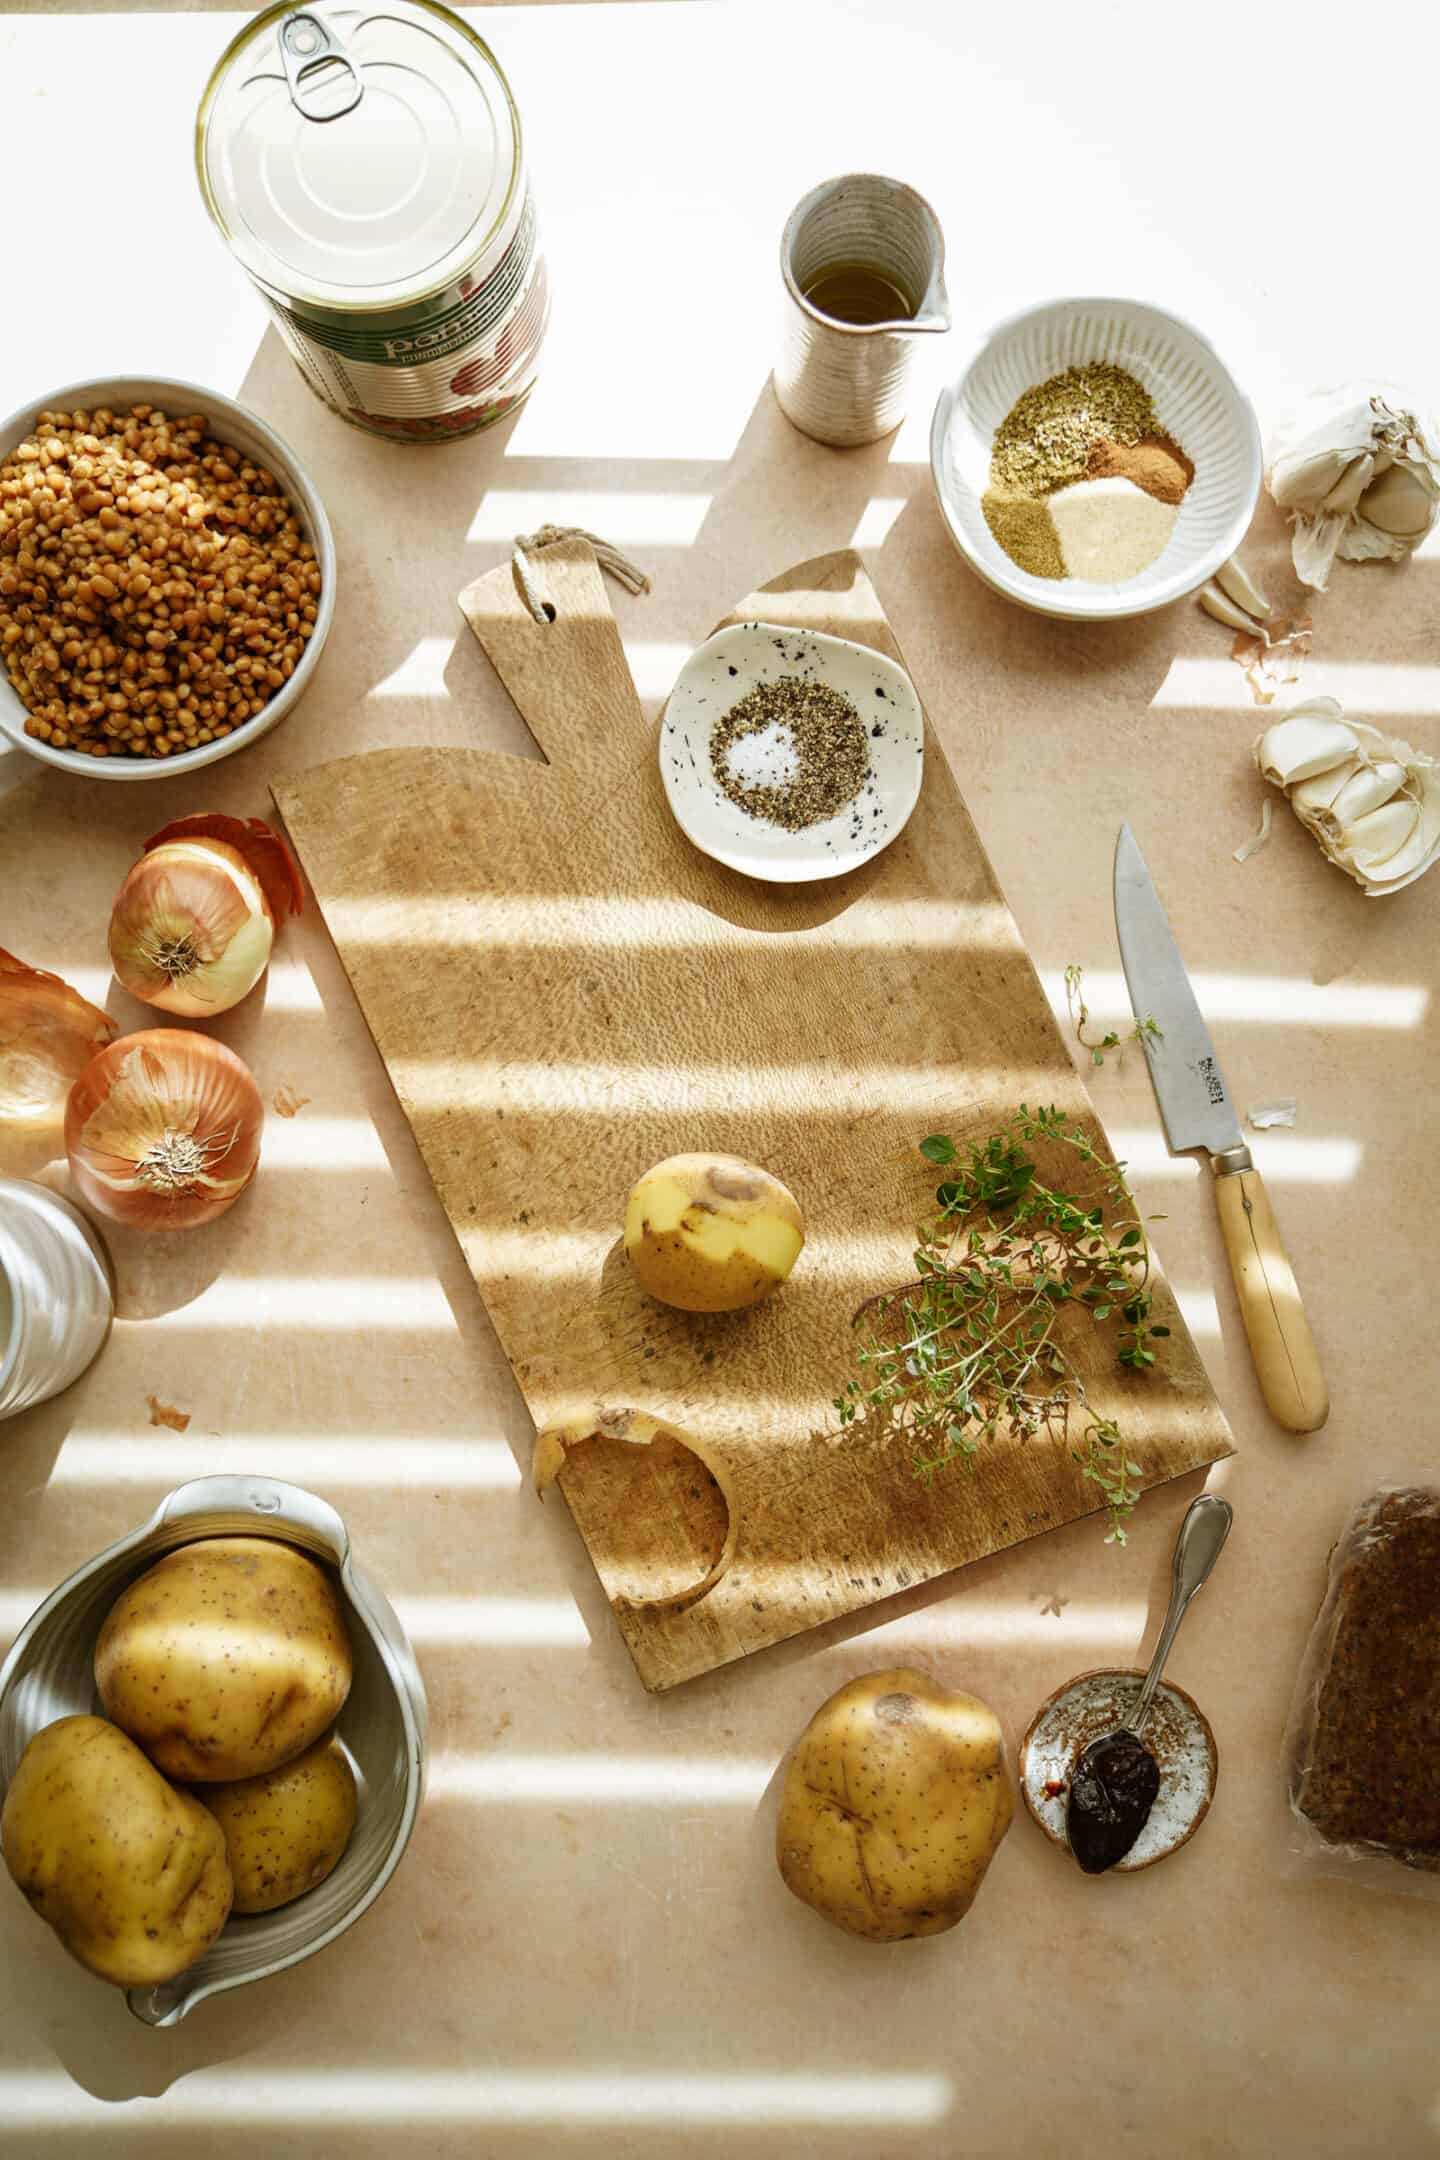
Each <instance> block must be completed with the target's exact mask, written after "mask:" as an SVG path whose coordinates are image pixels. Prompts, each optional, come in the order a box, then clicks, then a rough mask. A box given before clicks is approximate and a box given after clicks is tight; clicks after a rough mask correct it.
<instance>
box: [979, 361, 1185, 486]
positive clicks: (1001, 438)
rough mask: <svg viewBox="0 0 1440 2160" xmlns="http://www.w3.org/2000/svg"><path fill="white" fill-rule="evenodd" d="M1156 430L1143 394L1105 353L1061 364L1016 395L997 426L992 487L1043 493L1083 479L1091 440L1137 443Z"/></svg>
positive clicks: (1152, 412)
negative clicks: (1076, 363) (1073, 364)
mask: <svg viewBox="0 0 1440 2160" xmlns="http://www.w3.org/2000/svg"><path fill="white" fill-rule="evenodd" d="M1159 434H1160V423H1159V420H1158V419H1157V418H1156V415H1155V407H1154V405H1153V404H1152V403H1151V400H1150V393H1149V391H1148V390H1146V389H1145V388H1144V387H1143V385H1141V384H1140V383H1138V382H1136V380H1135V377H1134V376H1133V375H1127V374H1126V372H1125V370H1124V368H1118V367H1115V366H1113V365H1112V363H1111V362H1110V361H1108V360H1101V361H1093V362H1090V363H1088V364H1087V365H1086V366H1084V367H1072V368H1066V370H1065V372H1064V374H1063V375H1051V376H1049V377H1048V378H1047V380H1046V381H1044V382H1042V383H1036V384H1035V385H1034V387H1033V388H1032V389H1029V390H1027V391H1025V392H1024V394H1023V395H1022V396H1020V397H1018V398H1017V399H1016V400H1015V403H1014V404H1013V405H1012V406H1011V408H1010V410H1009V412H1008V413H1007V414H1006V415H1005V418H1004V419H1003V420H1002V421H1001V423H1000V426H999V428H998V429H997V431H996V435H995V442H994V446H993V449H992V452H991V462H990V482H991V486H992V487H994V488H996V489H998V490H999V491H1001V492H1002V493H1012V492H1013V493H1015V494H1018V495H1049V494H1051V493H1053V491H1054V490H1055V489H1056V488H1059V487H1068V486H1069V484H1070V482H1071V481H1072V480H1083V479H1084V478H1085V477H1086V474H1087V472H1088V469H1089V464H1090V453H1091V451H1092V449H1093V448H1094V446H1095V444H1096V443H1098V442H1113V443H1126V444H1128V443H1138V442H1141V441H1143V440H1144V439H1145V438H1146V437H1147V436H1149V437H1154V436H1158V435H1159Z"/></svg>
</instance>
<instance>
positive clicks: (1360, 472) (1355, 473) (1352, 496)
mask: <svg viewBox="0 0 1440 2160" xmlns="http://www.w3.org/2000/svg"><path fill="white" fill-rule="evenodd" d="M1374 476H1375V460H1374V458H1373V457H1372V456H1370V455H1369V454H1368V453H1367V455H1366V456H1364V457H1358V458H1352V459H1351V461H1350V463H1349V464H1348V465H1347V466H1346V468H1345V470H1344V472H1343V474H1342V475H1341V477H1340V478H1339V479H1338V480H1337V481H1336V483H1335V485H1334V487H1332V488H1331V490H1330V492H1329V494H1328V495H1326V496H1325V497H1324V499H1323V501H1322V502H1321V503H1320V505H1319V508H1320V513H1321V515H1322V516H1324V517H1349V515H1350V513H1351V511H1352V510H1353V509H1354V508H1355V505H1356V504H1357V503H1358V502H1359V500H1360V497H1361V496H1362V495H1363V494H1364V492H1365V490H1366V488H1367V487H1369V485H1370V482H1371V480H1372V479H1373V478H1374Z"/></svg>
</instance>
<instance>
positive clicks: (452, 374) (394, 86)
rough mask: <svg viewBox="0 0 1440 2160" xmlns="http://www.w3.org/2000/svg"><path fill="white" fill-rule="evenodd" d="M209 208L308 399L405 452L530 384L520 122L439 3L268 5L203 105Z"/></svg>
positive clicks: (486, 51)
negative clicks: (312, 395)
mask: <svg viewBox="0 0 1440 2160" xmlns="http://www.w3.org/2000/svg"><path fill="white" fill-rule="evenodd" d="M195 158H196V164H197V167H198V169H199V175H200V187H201V191H202V193H203V194H204V197H205V204H206V208H207V209H208V210H209V212H210V215H211V217H212V218H213V219H214V221H215V223H216V224H217V225H218V226H219V228H220V230H221V232H222V233H223V234H224V235H225V238H226V240H227V241H228V243H229V245H230V247H231V249H232V251H233V252H234V254H235V256H236V257H237V259H238V260H239V262H240V263H241V264H243V266H244V268H245V269H246V270H247V271H248V272H249V274H250V276H251V278H253V280H254V282H255V283H256V285H258V287H259V288H260V291H261V293H262V294H263V295H264V298H265V300H266V302H267V304H268V306H269V308H270V312H271V314H272V315H273V316H274V318H275V323H276V327H277V328H278V330H279V332H280V335H281V336H282V337H283V338H284V340H285V343H286V344H287V346H288V347H289V348H290V351H291V353H292V355H293V356H294V358H295V360H296V362H297V363H298V365H299V368H300V371H301V373H302V374H303V376H304V377H305V380H306V381H307V382H308V383H309V385H310V387H311V389H312V390H314V391H315V392H316V394H317V395H318V396H319V397H321V398H323V399H324V401H325V403H326V404H327V405H330V406H332V407H333V408H334V410H335V411H336V412H338V413H339V414H340V415H341V416H342V417H343V418H344V419H346V420H353V421H354V422H355V423H356V424H357V425H358V426H360V427H364V428H369V429H370V430H372V432H374V433H375V434H379V435H390V436H395V437H398V438H400V439H401V440H404V441H408V442H441V441H444V440H445V439H446V438H447V437H449V436H452V435H463V434H468V433H470V431H471V430H472V429H475V428H482V427H489V426H490V425H491V424H492V422H494V421H496V420H499V419H501V418H502V417H503V416H504V414H506V413H507V412H510V411H511V410H512V409H513V408H514V407H515V406H516V405H518V404H519V403H520V401H521V399H522V398H523V397H524V396H525V395H526V393H527V392H528V391H529V390H530V388H531V386H532V384H533V383H534V380H535V374H536V369H537V366H538V362H539V355H540V345H541V341H542V339H543V338H544V335H545V324H546V318H547V315H548V312H549V295H548V289H547V286H546V279H545V265H544V262H543V260H542V258H541V256H540V252H539V248H538V246H537V242H536V231H535V210H534V204H533V202H532V200H531V196H530V188H529V183H528V181H527V178H526V175H525V166H524V157H523V151H522V144H521V135H520V116H519V114H518V113H517V111H516V109H515V101H514V98H513V97H512V96H511V94H510V86H509V84H508V83H507V82H506V80H505V77H504V75H503V74H502V72H501V70H500V67H499V64H498V62H497V61H496V59H495V57H494V55H493V54H492V53H491V51H490V48H489V47H488V46H487V45H486V44H485V43H484V41H483V40H482V39H481V38H478V37H476V35H475V33H474V31H473V30H471V29H469V28H468V27H467V25H466V24H465V23H463V22H462V21H461V20H460V18H459V17H458V16H457V15H452V14H451V13H450V11H449V9H448V8H444V7H440V6H438V5H436V0H385V4H384V5H383V6H381V5H369V4H365V0H361V4H359V5H353V4H352V5H325V6H319V5H306V4H303V0H302V4H300V5H295V4H293V0H285V4H282V5H281V6H278V7H272V8H268V9H266V11H265V12H264V13H263V14H261V15H258V16H256V18H255V20H254V21H253V22H251V23H249V24H247V25H246V27H245V29H243V30H242V31H241V32H240V33H239V35H238V36H237V37H236V38H235V39H234V40H233V41H232V43H231V44H230V45H229V46H228V47H227V49H226V51H225V53H224V54H223V56H222V58H221V60H220V62H219V65H218V66H217V67H216V69H215V72H214V74H213V75H212V76H211V78H210V82H209V86H208V88H207V89H206V92H205V95H204V97H203V99H202V100H201V104H200V113H199V118H198V122H197V127H196V141H195Z"/></svg>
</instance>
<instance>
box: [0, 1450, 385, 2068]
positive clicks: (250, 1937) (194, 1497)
mask: <svg viewBox="0 0 1440 2160" xmlns="http://www.w3.org/2000/svg"><path fill="white" fill-rule="evenodd" d="M237 1536H249V1537H273V1538H283V1539H284V1540H286V1541H287V1542H288V1543H289V1544H292V1545H298V1546H300V1547H301V1548H302V1549H303V1550H304V1551H306V1552H309V1553H313V1554H314V1556H315V1557H316V1559H318V1560H319V1561H320V1562H321V1563H322V1565H324V1566H325V1567H326V1568H327V1569H328V1571H329V1572H330V1574H331V1576H332V1579H333V1580H334V1583H335V1587H336V1589H337V1590H338V1592H339V1594H340V1602H341V1605H342V1606H343V1608H344V1611H345V1619H346V1623H347V1625H348V1627H349V1632H350V1646H351V1650H352V1651H353V1653H354V1679H353V1681H352V1683H351V1687H350V1693H349V1695H348V1696H347V1697H346V1701H345V1707H344V1708H343V1710H342V1711H341V1712H340V1716H339V1718H338V1719H337V1721H336V1727H335V1729H336V1731H337V1733H338V1734H339V1736H340V1739H341V1741H342V1742H343V1743H344V1746H345V1749H346V1752H347V1753H348V1755H349V1757H350V1761H351V1764H352V1766H353V1768H354V1771H355V1781H356V1784H357V1786H358V1787H359V1801H360V1805H359V1810H358V1812H357V1815H356V1818H355V1828H354V1831H353V1832H352V1834H351V1838H350V1843H349V1844H348V1845H347V1846H346V1848H345V1851H344V1853H343V1855H342V1856H341V1858H340V1860H339V1862H338V1864H337V1865H336V1867H335V1868H334V1870H333V1871H332V1873H331V1874H329V1875H327V1876H326V1878H325V1880H324V1882H323V1883H321V1884H319V1886H318V1887H317V1888H316V1889H314V1890H311V1891H308V1892H307V1893H306V1895H305V1896H304V1897H300V1898H296V1899H295V1900H294V1902H293V1903H292V1904H289V1905H281V1906H279V1907H278V1908H277V1909H276V1910H275V1911H274V1912H268V1913H250V1914H232V1916H231V1918H230V1919H229V1920H228V1921H227V1922H226V1923H225V1926H224V1927H223V1928H222V1930H221V1932H220V1936H219V1939H218V1940H217V1941H216V1942H215V1943H214V1944H213V1945H212V1947H211V1948H210V1949H209V1950H207V1951H206V1953H205V1955H204V1956H203V1957H202V1958H200V1959H198V1960H197V1961H196V1963H195V1964H193V1965H192V1966H190V1968H189V1969H188V1971H186V1972H182V1973H180V1974H179V1975H178V1976H177V1978H175V1979H174V1980H167V1981H164V1982H162V1983H161V1984H160V1985H159V1986H157V1987H137V1988H129V1989H127V1991H126V1995H125V2000H126V2002H127V2004H128V2005H129V2007H130V2009H131V2010H132V2011H133V2012H134V2014H135V2016H136V2017H137V2018H139V2019H140V2021H141V2023H142V2024H145V2025H175V2024H178V2022H179V2021H180V2019H181V2018H182V2017H184V2015H185V2013H186V2012H187V2011H188V2010H192V2009H193V2008H194V2007H195V2005H196V2003H198V2002H203V2001H204V1999H205V1997H206V1996H207V1995H218V1994H220V1993H221V1992H222V1991H223V1990H225V1989H226V1988H234V1987H242V1986H244V1984H245V1983H246V1982H247V1981H249V1980H263V1979H265V1978H266V1976H267V1975H268V1974H270V1973H277V1972H283V1971H284V1970H285V1968H286V1967H287V1966H289V1965H298V1964H299V1963H300V1961H301V1959H302V1958H307V1957H313V1956H314V1954H315V1952H316V1951H317V1950H323V1949H324V1948H325V1945H326V1944H327V1943H331V1942H334V1940H335V1938H336V1936H337V1935H343V1934H344V1932H345V1930H346V1928H348V1927H351V1926H353V1924H354V1922H355V1921H357V1920H358V1919H359V1918H360V1915H361V1913H363V1912H365V1911H366V1910H367V1909H368V1907H369V1906H371V1905H373V1904H374V1902H375V1900H376V1898H377V1897H378V1896H379V1895H380V1892H381V1891H382V1890H383V1889H384V1887H385V1885H386V1883H388V1882H389V1880H390V1878H391V1876H392V1875H393V1874H394V1872H395V1870H396V1868H397V1867H398V1866H399V1865H400V1859H401V1856H402V1854H403V1853H404V1851H405V1847H406V1846H407V1845H408V1843H409V1842H410V1833H411V1831H412V1830H413V1828H414V1826H415V1817H416V1815H417V1814H418V1812H419V1808H420V1798H421V1790H422V1785H423V1780H424V1769H425V1744H426V1724H427V1713H426V1703H425V1688H424V1684H423V1682H422V1681H421V1678H420V1668H419V1666H418V1665H417V1664H416V1662H415V1653H414V1651H413V1650H412V1649H411V1647H410V1642H409V1639H408V1637H407V1636H406V1633H405V1630H404V1628H403V1627H402V1626H401V1625H400V1622H399V1620H398V1619H397V1618H396V1615H395V1613H394V1611H393V1609H392V1608H391V1606H390V1604H389V1602H388V1601H387V1599H386V1598H385V1597H384V1596H383V1595H382V1593H381V1592H380V1591H379V1590H378V1589H377V1588H376V1586H375V1584H374V1583H373V1582H372V1581H371V1580H370V1578H369V1577H368V1576H367V1575H366V1574H365V1573H364V1571H363V1569H361V1568H360V1567H359V1565H358V1564H357V1563H356V1560H355V1558H354V1555H353V1554H352V1552H351V1550H350V1538H349V1533H348V1532H347V1530H346V1528H345V1525H344V1523H343V1522H342V1521H341V1519H340V1517H339V1516H338V1515H337V1514H336V1512H335V1510H334V1508H332V1507H331V1506H330V1505H329V1503H328V1502H327V1501H324V1500H321V1499H319V1498H317V1496H316V1495H315V1494H314V1493H308V1492H304V1491H302V1490H301V1488H300V1487H299V1486H298V1485H286V1484H282V1483H281V1482H280V1481H279V1480H278V1479H275V1478H268V1477H208V1478H196V1479H195V1480H194V1481H193V1482H192V1483H191V1484H189V1485H182V1486H180V1487H179V1488H178V1490H177V1491H175V1492H172V1493H171V1494H170V1495H169V1496H168V1498H166V1499H164V1500H162V1501H161V1503H160V1505H159V1507H158V1508H156V1510H155V1513H154V1514H153V1515H152V1516H151V1517H150V1520H149V1521H148V1522H146V1523H142V1524H141V1525H140V1528H139V1529H138V1530H132V1531H131V1533H130V1535H129V1536H128V1537H123V1538H121V1539H120V1541H119V1543H118V1544H116V1545H110V1546H107V1548H106V1550H105V1551H104V1552H102V1553H98V1554H97V1555H96V1557H95V1558H94V1559H93V1560H90V1561H87V1562H86V1564H85V1566H84V1567H82V1568H77V1569H76V1571H75V1573H74V1574H73V1575H72V1576H71V1577H70V1579H69V1580H68V1582H63V1583H62V1584H61V1585H60V1588H59V1589H58V1590H56V1591H54V1592H53V1593H52V1594H51V1596H49V1597H48V1598H47V1599H46V1600H45V1603H44V1604H43V1605H42V1606H40V1607H39V1609H38V1611H36V1612H34V1613H32V1614H31V1616H30V1618H29V1619H28V1620H27V1621H26V1623H25V1625H24V1627H23V1628H22V1629H21V1630H20V1633H19V1635H18V1636H17V1637H16V1639H15V1642H14V1644H13V1646H12V1648H11V1650H10V1654H9V1656H8V1657H7V1658H6V1660H5V1662H4V1664H3V1665H0V1799H3V1797H4V1793H5V1788H6V1786H7V1785H8V1784H9V1782H10V1780H11V1778H12V1777H13V1776H14V1775H15V1770H16V1766H17V1765H18V1763H19V1761H20V1757H21V1756H22V1755H23V1754H24V1752H25V1749H26V1747H27V1746H28V1745H29V1743H30V1741H31V1740H32V1739H33V1738H34V1736H35V1734H36V1733H37V1732H40V1731H41V1730H43V1728H44V1727H45V1726H46V1725H50V1724H53V1723H54V1721H55V1719H56V1718H62V1717H72V1716H76V1715H80V1716H88V1715H90V1714H92V1713H94V1714H97V1715H98V1714H99V1710H100V1705H99V1703H98V1701H97V1699H96V1695H95V1671H94V1657H95V1638H96V1637H97V1635H98V1634H99V1632H100V1628H101V1624H102V1623H103V1621H104V1618H105V1615H106V1613H107V1612H108V1611H109V1610H110V1607H111V1606H112V1605H113V1604H114V1602H115V1600H116V1598H117V1597H118V1596H119V1595H120V1592H121V1591H122V1590H123V1589H124V1588H125V1586H126V1584H127V1583H131V1582H133V1581H134V1580H135V1577H136V1576H137V1575H141V1574H143V1573H144V1571H145V1569H146V1568H147V1567H150V1566H151V1565H152V1564H153V1563H154V1562H155V1561H156V1560H158V1559H159V1558H160V1557H161V1555H162V1554H163V1553H167V1552H173V1551H174V1550H175V1548H176V1546H178V1545H188V1544H190V1543H191V1542H192V1540H194V1539H196V1538H207V1537H237ZM7 1890H8V1886H6V1885H5V1884H4V1883H3V1881H0V1895H4V1894H7ZM9 1894H11V1895H18V1893H17V1892H13V1891H10V1892H9ZM101 1985H102V1983H100V1982H97V1983H96V1986H97V1988H98V1987H100V1986H101Z"/></svg>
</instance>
